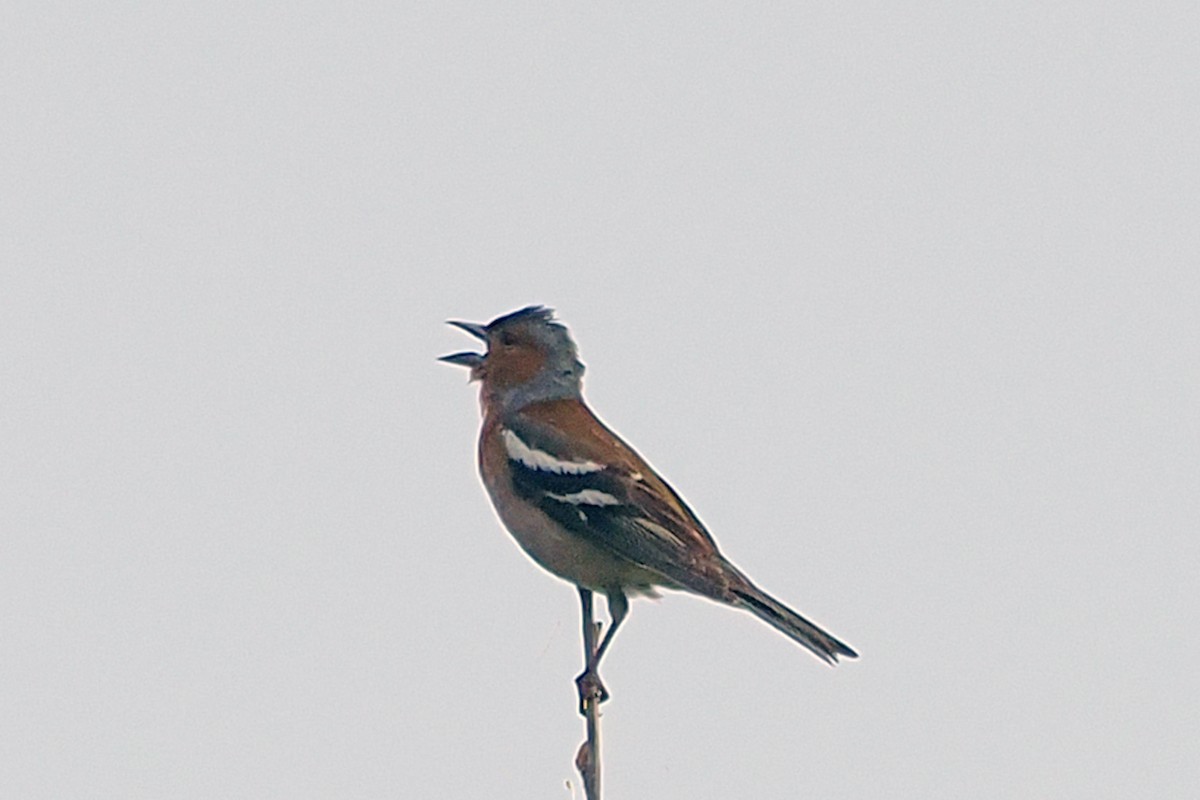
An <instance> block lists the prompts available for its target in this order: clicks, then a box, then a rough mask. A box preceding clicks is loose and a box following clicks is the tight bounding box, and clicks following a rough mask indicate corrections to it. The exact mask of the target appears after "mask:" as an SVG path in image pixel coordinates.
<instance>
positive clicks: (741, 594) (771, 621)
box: [733, 587, 858, 664]
mask: <svg viewBox="0 0 1200 800" xmlns="http://www.w3.org/2000/svg"><path fill="white" fill-rule="evenodd" d="M733 594H734V595H735V596H736V597H737V599H738V600H739V601H740V602H739V603H738V605H740V606H742V608H745V609H746V610H748V611H750V612H751V613H753V614H754V615H755V616H756V617H758V618H759V619H761V620H762V621H763V622H766V623H767V624H768V625H770V626H771V627H773V628H775V629H776V630H778V631H780V632H781V633H783V634H786V635H787V636H788V637H790V638H791V639H792V640H793V641H795V642H796V643H797V644H799V645H801V646H803V647H806V648H808V649H809V650H811V651H812V653H813V654H814V655H815V656H816V657H817V658H819V659H821V660H822V661H824V662H826V663H828V664H835V663H837V660H838V656H845V657H846V658H858V653H856V652H854V651H853V650H851V649H850V647H849V645H847V644H846V643H844V642H840V641H838V640H837V639H835V638H834V637H833V635H832V634H830V633H828V632H826V631H823V630H821V629H820V628H818V627H817V626H816V625H813V624H812V623H811V622H809V621H808V620H806V619H805V618H804V617H802V616H800V615H799V614H797V613H796V612H795V611H792V610H791V609H790V608H788V607H787V606H785V605H784V604H783V603H781V602H779V601H778V600H776V599H775V598H774V597H771V596H770V595H769V594H767V593H766V592H764V591H762V590H761V589H758V588H756V587H750V588H749V589H733Z"/></svg>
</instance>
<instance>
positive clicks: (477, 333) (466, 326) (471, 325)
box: [446, 319, 487, 342]
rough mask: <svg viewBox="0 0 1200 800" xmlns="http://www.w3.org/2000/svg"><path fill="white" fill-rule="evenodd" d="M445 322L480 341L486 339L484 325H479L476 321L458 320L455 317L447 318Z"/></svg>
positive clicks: (485, 327)
mask: <svg viewBox="0 0 1200 800" xmlns="http://www.w3.org/2000/svg"><path fill="white" fill-rule="evenodd" d="M446 324H447V325H453V326H454V327H456V328H461V329H462V330H464V331H466V332H467V333H469V334H471V335H472V336H474V337H475V338H476V339H478V340H479V341H481V342H486V341H487V326H486V325H480V324H479V323H478V322H459V321H458V320H456V319H448V320H446Z"/></svg>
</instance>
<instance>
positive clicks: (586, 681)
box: [575, 586, 608, 716]
mask: <svg viewBox="0 0 1200 800" xmlns="http://www.w3.org/2000/svg"><path fill="white" fill-rule="evenodd" d="M579 605H580V610H581V611H582V612H583V672H582V673H580V674H579V677H577V678H576V679H575V688H576V689H578V690H579V713H580V714H583V715H584V716H586V715H587V710H588V706H589V705H591V704H593V703H596V704H599V703H603V702H604V701H605V700H607V699H608V690H607V689H605V688H604V684H603V683H601V682H600V675H599V674H598V673H597V672H596V661H597V659H596V653H597V652H598V648H597V647H596V633H597V632H598V628H599V625H598V624H597V623H596V621H595V618H594V617H593V614H592V590H591V589H585V588H583V587H582V586H580V587H579Z"/></svg>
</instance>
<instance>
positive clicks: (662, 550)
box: [506, 427, 694, 585]
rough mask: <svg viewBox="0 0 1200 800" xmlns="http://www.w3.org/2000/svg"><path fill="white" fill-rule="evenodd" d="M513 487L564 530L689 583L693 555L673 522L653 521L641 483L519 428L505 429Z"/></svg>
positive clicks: (681, 581) (669, 520)
mask: <svg viewBox="0 0 1200 800" xmlns="http://www.w3.org/2000/svg"><path fill="white" fill-rule="evenodd" d="M506 434H507V436H509V437H515V441H514V439H512V438H509V439H506V446H507V447H508V457H509V466H510V467H511V470H512V482H513V489H514V490H515V491H516V493H517V494H518V495H519V496H520V497H522V498H524V499H525V500H527V501H529V502H531V503H533V504H534V505H536V506H537V507H538V508H540V509H541V510H542V511H543V512H545V513H546V515H547V516H549V517H550V518H551V519H553V520H554V521H556V522H558V523H559V524H560V525H562V526H563V527H564V528H567V529H568V530H570V531H572V532H574V533H577V534H579V536H580V537H581V538H584V539H587V540H589V541H591V542H593V543H595V544H597V545H600V546H601V547H604V548H605V549H607V550H610V551H612V552H614V553H616V554H617V555H619V556H621V557H622V558H627V559H629V560H630V561H632V562H634V563H636V564H640V565H641V566H643V567H647V568H649V569H652V570H654V571H655V572H658V573H660V574H662V575H663V576H664V577H666V578H668V579H670V580H672V581H674V582H678V583H680V584H683V585H688V584H690V583H692V582H693V579H694V576H693V574H692V571H691V570H690V569H689V568H688V565H689V564H690V562H691V561H692V560H693V554H692V553H690V552H689V551H688V547H687V545H686V543H685V542H684V541H682V540H681V539H680V538H679V537H677V536H676V535H675V534H673V533H672V531H671V528H672V527H673V526H674V525H675V524H676V523H675V521H673V520H671V519H668V518H665V517H664V518H662V519H657V518H656V517H657V516H658V515H656V514H654V513H653V511H651V509H650V508H647V507H646V504H645V503H640V502H638V496H639V495H641V494H642V493H643V492H644V489H643V488H642V486H641V485H640V484H639V482H638V481H637V480H636V479H635V478H633V477H632V476H629V475H625V474H623V473H622V472H621V471H619V470H617V469H614V468H613V467H611V466H606V465H600V464H596V463H594V462H584V461H571V460H567V459H564V458H561V457H559V456H555V455H553V453H554V450H555V449H557V448H554V447H553V443H552V442H549V441H546V437H544V436H538V435H537V434H536V433H535V432H534V431H531V430H529V429H527V428H525V427H522V430H521V432H520V434H519V435H518V434H516V433H515V432H513V431H506Z"/></svg>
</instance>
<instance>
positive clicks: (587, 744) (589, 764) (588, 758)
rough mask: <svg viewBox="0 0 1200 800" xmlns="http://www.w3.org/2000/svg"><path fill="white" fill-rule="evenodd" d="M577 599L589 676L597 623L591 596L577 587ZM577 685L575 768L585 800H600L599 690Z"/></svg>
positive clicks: (592, 684)
mask: <svg viewBox="0 0 1200 800" xmlns="http://www.w3.org/2000/svg"><path fill="white" fill-rule="evenodd" d="M579 598H580V602H581V605H582V608H583V652H584V656H585V657H584V665H585V666H584V673H585V674H589V673H590V672H591V669H592V666H593V665H594V664H595V659H596V652H597V647H598V644H597V642H598V641H599V638H600V623H598V622H596V621H595V618H594V616H593V614H592V593H591V592H590V591H588V590H587V589H583V588H581V589H580V590H579ZM580 677H583V676H580ZM577 685H578V687H579V708H580V710H581V711H582V712H583V715H584V717H585V718H586V719H587V740H586V741H584V742H583V744H581V745H579V751H578V752H577V753H576V754H575V768H576V769H577V770H579V776H580V777H581V778H583V790H584V792H585V794H586V795H587V800H600V701H601V698H602V694H601V693H602V691H603V690H602V689H601V688H600V685H599V683H598V682H595V681H583V682H579V683H578V684H577Z"/></svg>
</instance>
